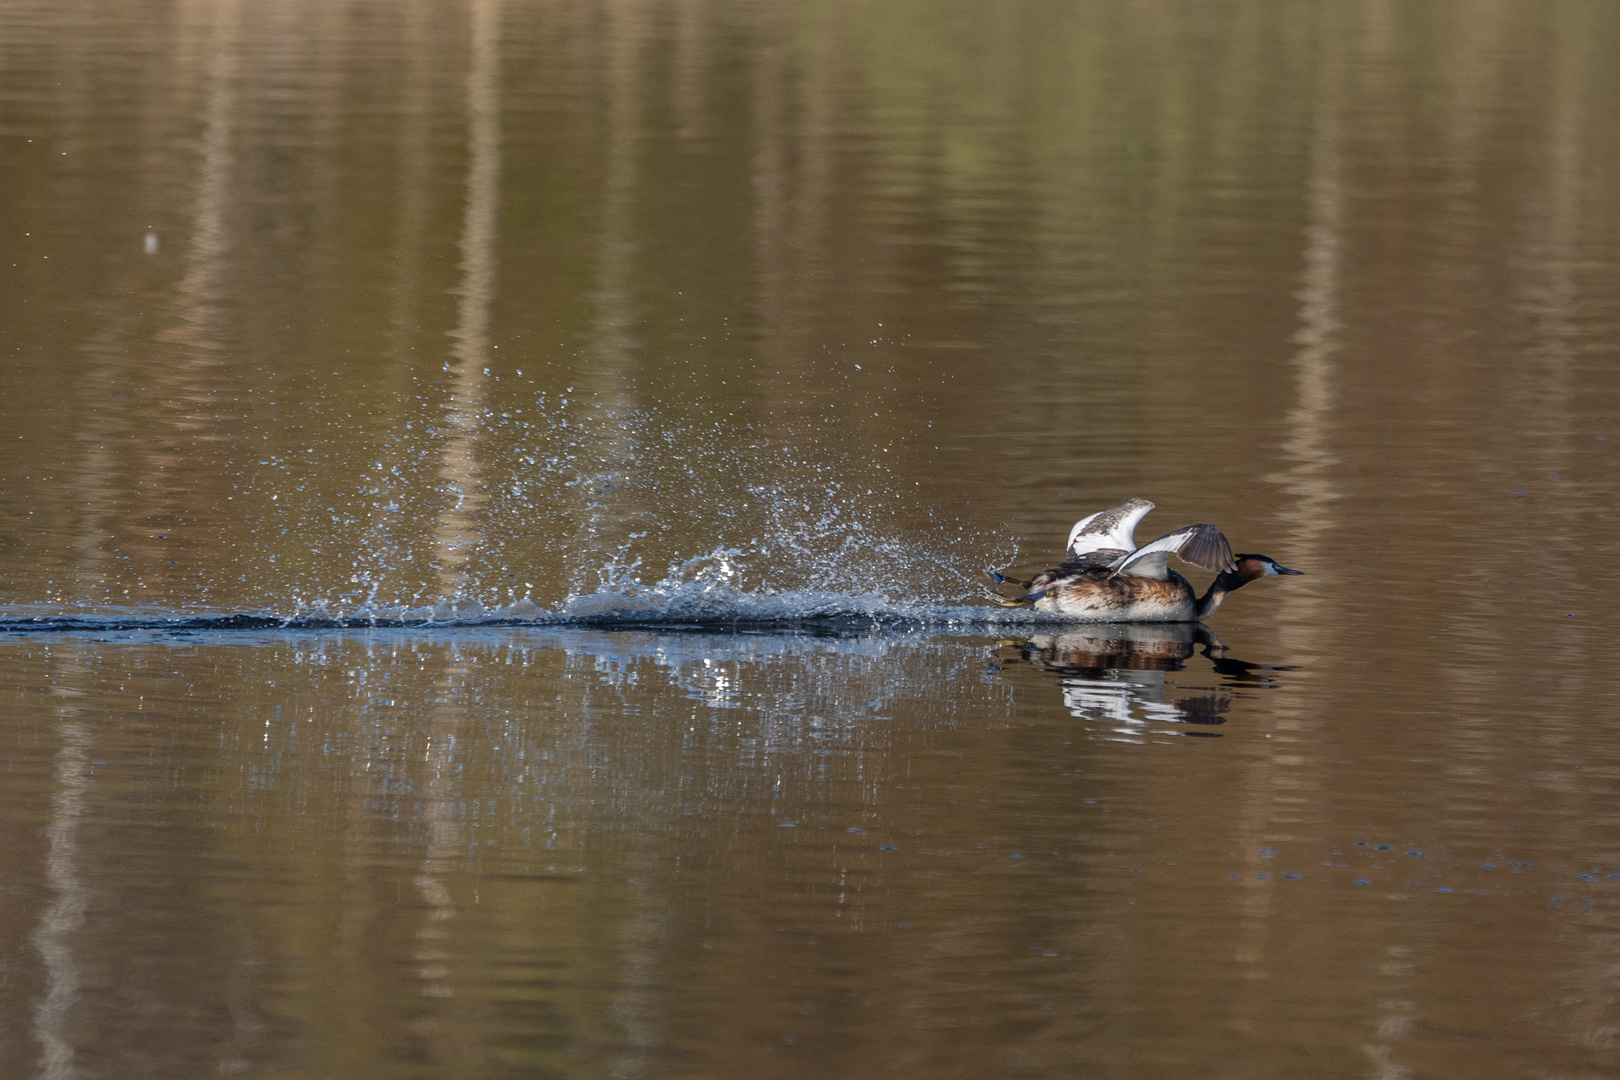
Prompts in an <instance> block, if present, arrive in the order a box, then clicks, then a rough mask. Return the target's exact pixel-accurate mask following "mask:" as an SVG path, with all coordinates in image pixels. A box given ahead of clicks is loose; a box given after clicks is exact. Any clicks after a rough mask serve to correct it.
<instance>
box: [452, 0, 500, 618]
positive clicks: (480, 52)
mask: <svg viewBox="0 0 1620 1080" xmlns="http://www.w3.org/2000/svg"><path fill="white" fill-rule="evenodd" d="M500 16H501V5H500V0H473V4H472V62H471V65H470V70H469V71H468V73H467V125H468V132H469V133H468V138H467V151H468V153H467V208H466V214H465V217H464V219H463V223H462V232H461V272H462V277H461V287H460V289H458V290H457V291H458V294H459V296H460V298H461V299H460V303H459V304H458V305H457V309H456V329H455V330H453V331H452V332H451V335H450V336H451V338H452V339H453V340H454V342H455V344H454V345H453V347H452V348H451V353H452V355H453V356H454V358H455V359H454V363H453V364H452V365H451V369H450V400H449V405H448V408H449V416H448V418H447V422H448V426H449V430H450V434H449V438H448V439H447V440H446V443H445V448H444V464H443V471H442V476H443V480H444V484H445V487H446V488H448V489H449V492H450V494H451V496H452V498H453V499H454V500H455V501H454V502H453V503H452V504H451V505H450V506H449V507H448V508H446V510H445V511H444V512H443V514H442V515H441V516H440V518H439V527H438V544H439V549H440V550H439V557H440V564H439V584H440V587H441V589H442V590H443V594H444V599H445V601H446V602H447V603H449V604H451V605H452V606H453V605H454V604H455V600H456V597H457V596H458V595H459V594H460V593H461V592H462V590H463V588H464V586H465V585H466V584H467V570H468V566H469V563H470V562H471V558H472V555H473V553H474V551H475V550H476V548H477V545H478V528H479V524H478V521H477V512H478V507H479V505H480V503H481V502H482V501H483V500H482V495H481V493H480V492H479V490H478V462H477V451H478V433H479V427H480V424H481V422H482V416H483V411H484V387H485V377H484V374H483V367H484V363H485V361H486V359H487V358H488V357H489V355H490V347H489V346H490V341H489V320H490V306H491V304H492V303H493V300H494V293H495V254H496V240H497V236H496V232H495V227H496V220H497V216H498V213H499V209H500V180H501V117H500V100H501V89H500V77H501V61H500V29H501V20H500Z"/></svg>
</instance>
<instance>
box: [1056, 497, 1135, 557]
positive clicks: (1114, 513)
mask: <svg viewBox="0 0 1620 1080" xmlns="http://www.w3.org/2000/svg"><path fill="white" fill-rule="evenodd" d="M1152 509H1153V504H1152V503H1150V502H1148V501H1147V500H1146V499H1132V500H1130V501H1129V502H1125V503H1121V504H1120V505H1118V506H1116V507H1114V508H1113V509H1112V510H1099V511H1097V512H1096V513H1095V514H1092V515H1091V516H1090V517H1083V518H1081V519H1080V520H1079V521H1077V522H1075V523H1074V528H1072V529H1070V530H1069V547H1068V550H1069V554H1070V555H1076V556H1079V555H1084V554H1086V553H1087V552H1088V551H1101V550H1104V549H1111V550H1117V551H1131V550H1133V549H1134V548H1135V547H1136V523H1137V522H1139V521H1141V520H1142V519H1143V518H1145V517H1147V514H1148V511H1149V510H1152Z"/></svg>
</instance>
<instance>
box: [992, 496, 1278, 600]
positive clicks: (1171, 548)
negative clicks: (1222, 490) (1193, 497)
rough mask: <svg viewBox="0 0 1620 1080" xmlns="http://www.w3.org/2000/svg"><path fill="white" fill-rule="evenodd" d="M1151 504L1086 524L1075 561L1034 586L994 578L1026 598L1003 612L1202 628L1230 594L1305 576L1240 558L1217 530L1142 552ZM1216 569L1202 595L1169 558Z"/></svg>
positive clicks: (1200, 528) (1142, 502) (1176, 536)
mask: <svg viewBox="0 0 1620 1080" xmlns="http://www.w3.org/2000/svg"><path fill="white" fill-rule="evenodd" d="M1152 509H1153V504H1152V503H1150V502H1148V501H1147V500H1146V499H1132V500H1130V501H1129V502H1127V503H1123V504H1121V505H1119V506H1116V507H1114V508H1113V509H1112V510H1103V511H1100V512H1099V513H1095V514H1092V515H1091V516H1090V517H1084V518H1081V519H1080V520H1079V521H1077V522H1075V524H1074V528H1073V529H1071V530H1069V546H1068V555H1069V559H1068V561H1067V562H1065V563H1064V564H1063V565H1062V566H1054V567H1053V568H1052V569H1050V570H1046V571H1044V572H1042V573H1040V574H1037V575H1036V576H1035V577H1034V578H1033V579H1032V580H1029V581H1014V579H1012V578H1008V577H1004V576H1003V575H1001V574H998V573H995V572H994V571H992V572H991V574H990V577H991V579H992V580H994V581H995V583H996V584H997V585H1000V584H1002V583H1003V582H1009V581H1011V582H1013V584H1016V585H1022V586H1023V587H1024V588H1025V589H1026V590H1028V592H1027V594H1026V595H1024V596H1020V597H1017V598H1016V599H1011V600H1009V599H1006V598H1005V597H1001V598H998V601H999V603H1000V604H1001V605H1002V606H1003V607H1032V608H1034V609H1035V610H1036V611H1039V612H1043V613H1045V614H1049V615H1061V616H1063V617H1064V618H1067V619H1073V620H1075V621H1076V622H1099V623H1110V622H1167V623H1182V622H1202V621H1203V620H1204V619H1207V618H1209V617H1210V616H1211V615H1213V614H1215V609H1216V608H1218V607H1220V606H1221V601H1223V600H1225V599H1226V597H1227V594H1229V593H1233V592H1236V591H1237V590H1238V589H1241V588H1243V586H1245V585H1247V584H1248V583H1249V582H1251V581H1254V580H1255V579H1256V578H1263V577H1272V576H1275V575H1277V574H1301V573H1303V571H1301V570H1290V569H1288V567H1286V566H1280V565H1278V563H1277V561H1276V560H1275V559H1273V558H1271V557H1270V556H1267V555H1234V554H1232V548H1231V547H1230V545H1228V544H1227V542H1226V537H1224V536H1222V535H1221V531H1220V530H1219V529H1217V528H1216V527H1215V526H1213V525H1188V526H1187V527H1186V528H1184V529H1177V530H1176V531H1175V532H1173V533H1166V534H1165V535H1163V536H1161V537H1159V538H1158V539H1157V540H1152V541H1149V542H1148V543H1146V544H1143V545H1142V546H1141V547H1137V546H1136V541H1135V535H1136V523H1137V522H1139V521H1141V520H1142V519H1143V518H1144V517H1146V516H1147V513H1148V511H1149V510H1152ZM1171 555H1175V556H1176V557H1177V558H1179V559H1181V560H1182V561H1183V562H1188V563H1191V564H1192V565H1194V566H1201V567H1203V568H1204V569H1205V570H1217V571H1219V573H1218V574H1217V575H1216V577H1215V580H1214V581H1213V582H1211V583H1210V586H1209V589H1208V591H1206V592H1205V593H1204V595H1203V596H1199V595H1198V594H1197V593H1195V592H1193V587H1192V585H1191V584H1190V583H1188V581H1187V579H1186V578H1184V577H1182V576H1181V575H1180V574H1178V573H1176V572H1175V571H1174V570H1172V569H1170V565H1169V557H1170V556H1171Z"/></svg>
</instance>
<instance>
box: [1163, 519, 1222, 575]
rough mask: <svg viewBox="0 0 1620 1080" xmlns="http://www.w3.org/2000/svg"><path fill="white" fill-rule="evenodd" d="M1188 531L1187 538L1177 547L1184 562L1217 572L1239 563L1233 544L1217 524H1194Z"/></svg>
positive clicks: (1177, 553)
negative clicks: (1228, 541)
mask: <svg viewBox="0 0 1620 1080" xmlns="http://www.w3.org/2000/svg"><path fill="white" fill-rule="evenodd" d="M1187 532H1188V536H1187V539H1186V540H1184V541H1182V544H1181V546H1180V547H1179V548H1177V549H1176V555H1177V556H1179V557H1180V558H1181V560H1182V561H1183V562H1188V563H1191V564H1192V565H1194V566H1201V567H1203V568H1204V569H1205V570H1215V571H1217V572H1221V571H1226V570H1230V569H1232V568H1233V567H1235V566H1236V565H1237V560H1235V559H1233V558H1232V546H1231V545H1230V544H1228V543H1227V542H1226V537H1225V536H1224V535H1223V534H1222V533H1221V530H1219V529H1217V528H1216V527H1215V526H1213V525H1194V526H1192V527H1191V528H1189V529H1188V530H1187Z"/></svg>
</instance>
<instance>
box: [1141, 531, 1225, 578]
mask: <svg viewBox="0 0 1620 1080" xmlns="http://www.w3.org/2000/svg"><path fill="white" fill-rule="evenodd" d="M1171 555H1174V556H1176V557H1177V558H1179V559H1180V560H1182V561H1183V562H1187V563H1191V564H1192V565H1194V566H1201V567H1203V568H1204V569H1205V570H1216V571H1221V570H1230V569H1232V567H1234V566H1236V565H1237V563H1236V562H1235V561H1234V560H1233V559H1232V547H1231V545H1230V544H1228V543H1227V542H1226V537H1225V536H1223V535H1221V530H1219V529H1217V528H1216V527H1215V526H1213V525H1188V526H1187V527H1186V528H1185V529H1177V530H1176V531H1175V532H1173V533H1165V534H1164V535H1163V536H1161V537H1159V538H1158V539H1157V540H1150V541H1148V542H1147V543H1145V544H1143V545H1142V546H1141V547H1139V548H1137V549H1136V550H1135V551H1133V552H1131V553H1130V554H1128V555H1124V556H1121V557H1120V558H1119V559H1117V560H1115V562H1114V563H1113V566H1112V569H1113V571H1114V573H1116V574H1132V575H1134V576H1136V577H1149V578H1165V577H1168V576H1169V575H1170V566H1169V562H1168V559H1169V556H1171Z"/></svg>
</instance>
